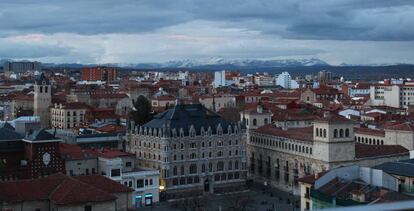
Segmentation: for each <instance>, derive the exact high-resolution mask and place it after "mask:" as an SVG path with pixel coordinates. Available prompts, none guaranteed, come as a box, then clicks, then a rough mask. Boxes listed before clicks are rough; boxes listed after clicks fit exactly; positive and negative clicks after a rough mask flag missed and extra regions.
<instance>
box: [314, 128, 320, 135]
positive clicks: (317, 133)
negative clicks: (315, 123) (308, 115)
mask: <svg viewBox="0 0 414 211" xmlns="http://www.w3.org/2000/svg"><path fill="white" fill-rule="evenodd" d="M315 132H316V136H319V129H318V128H316V130H315Z"/></svg>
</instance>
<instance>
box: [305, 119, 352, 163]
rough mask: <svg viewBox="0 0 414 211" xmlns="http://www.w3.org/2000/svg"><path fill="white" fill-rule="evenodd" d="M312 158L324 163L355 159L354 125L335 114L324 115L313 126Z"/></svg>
mask: <svg viewBox="0 0 414 211" xmlns="http://www.w3.org/2000/svg"><path fill="white" fill-rule="evenodd" d="M313 130H314V131H313V141H314V150H313V151H314V153H313V155H314V157H315V158H316V159H318V160H323V161H325V162H339V161H352V160H354V159H355V141H354V124H353V122H352V121H350V120H349V119H346V118H345V117H342V116H339V115H337V114H330V113H325V115H324V117H323V118H320V119H317V120H316V121H315V122H314V124H313Z"/></svg>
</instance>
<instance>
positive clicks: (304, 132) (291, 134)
mask: <svg viewBox="0 0 414 211" xmlns="http://www.w3.org/2000/svg"><path fill="white" fill-rule="evenodd" d="M254 131H255V132H257V133H261V134H267V135H272V136H279V137H285V138H291V139H297V140H302V141H313V127H305V128H286V129H282V128H280V127H276V126H275V125H273V124H268V125H264V126H262V127H259V128H257V129H256V130H254Z"/></svg>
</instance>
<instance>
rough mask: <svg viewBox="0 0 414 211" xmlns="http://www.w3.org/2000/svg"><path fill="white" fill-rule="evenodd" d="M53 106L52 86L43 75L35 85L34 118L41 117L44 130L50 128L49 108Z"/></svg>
mask: <svg viewBox="0 0 414 211" xmlns="http://www.w3.org/2000/svg"><path fill="white" fill-rule="evenodd" d="M51 104H52V86H51V85H50V82H49V80H48V79H47V78H46V77H45V76H44V75H43V74H42V75H41V76H40V77H39V78H38V79H37V80H36V82H35V84H34V104H33V110H34V116H39V117H40V125H41V127H42V128H48V127H50V112H49V106H50V105H51Z"/></svg>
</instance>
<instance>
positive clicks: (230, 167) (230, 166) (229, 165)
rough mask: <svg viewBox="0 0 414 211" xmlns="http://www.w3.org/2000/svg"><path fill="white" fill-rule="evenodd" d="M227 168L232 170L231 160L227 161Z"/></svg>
mask: <svg viewBox="0 0 414 211" xmlns="http://www.w3.org/2000/svg"><path fill="white" fill-rule="evenodd" d="M227 168H228V169H229V170H233V163H232V162H231V161H229V164H228V166H227Z"/></svg>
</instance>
